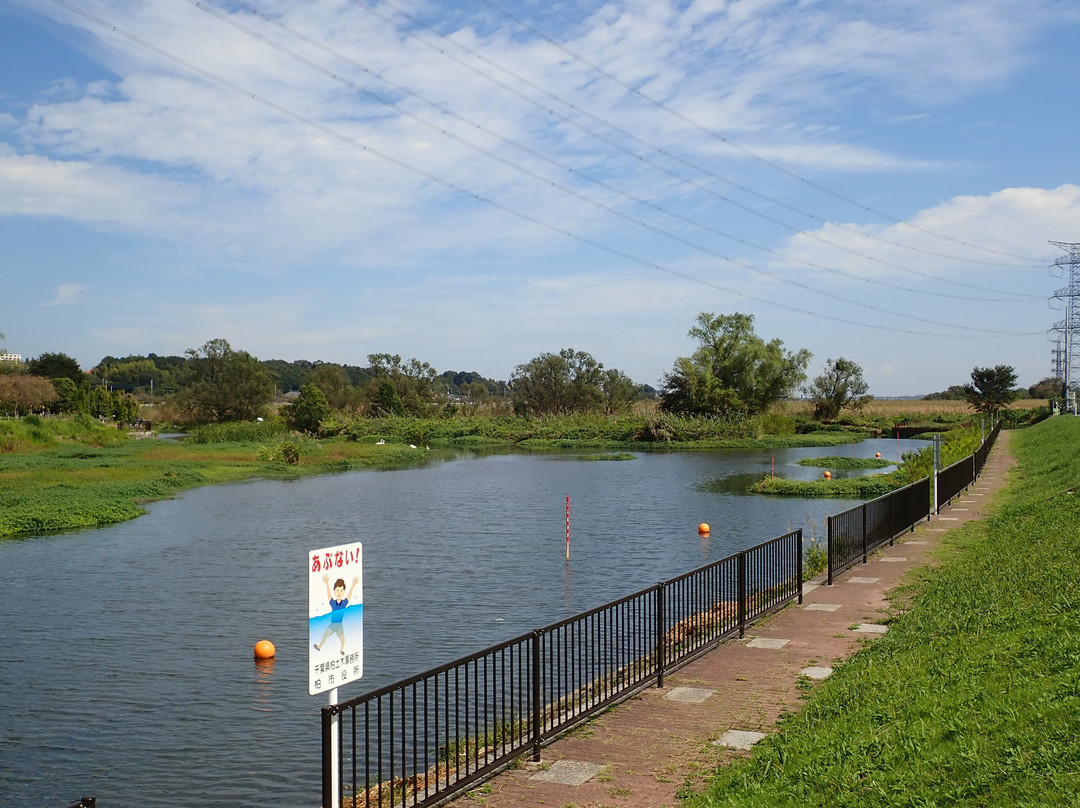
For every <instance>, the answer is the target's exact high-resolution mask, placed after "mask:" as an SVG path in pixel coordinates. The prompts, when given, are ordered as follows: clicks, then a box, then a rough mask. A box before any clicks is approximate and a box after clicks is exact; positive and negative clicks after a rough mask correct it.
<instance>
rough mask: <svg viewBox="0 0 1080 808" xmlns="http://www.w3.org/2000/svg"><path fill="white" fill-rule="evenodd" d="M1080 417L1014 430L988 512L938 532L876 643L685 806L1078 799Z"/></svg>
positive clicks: (927, 806)
mask: <svg viewBox="0 0 1080 808" xmlns="http://www.w3.org/2000/svg"><path fill="white" fill-rule="evenodd" d="M1078 447H1080V419H1077V418H1069V417H1059V418H1055V419H1052V420H1049V421H1046V422H1043V423H1041V424H1039V425H1037V426H1034V427H1032V428H1030V429H1026V430H1022V431H1019V432H1016V433H1014V435H1013V438H1012V449H1013V451H1014V454H1015V455H1016V457H1017V459H1018V461H1019V469H1018V473H1016V474H1015V476H1014V477H1013V482H1012V484H1011V485H1010V487H1009V488H1008V490H1007V491H1006V492H1003V494H1002V495H1001V499H1000V500H999V501H998V503H997V505H998V507H997V509H996V511H995V513H994V515H993V516H991V517H990V518H988V519H986V520H983V521H981V522H975V523H970V524H968V525H966V526H964V527H963V528H960V529H958V530H955V531H952V532H950V533H948V534H946V535H945V536H944V537H943V542H944V545H943V548H942V550H941V551H940V553H939V561H940V563H939V565H937V566H935V567H933V568H930V569H927V570H924V571H922V572H921V573H920V575H919V576H918V577H917V578H916V579H915V580H914V581H913V582H912V584H911V585H910V586H909V587H908V589H907V590H906V591H905V592H904V593H902V600H901V601H898V603H901V602H902V603H905V604H907V605H906V607H905V608H903V609H901V608H899V607H898V608H897V609H896V610H895V613H894V615H893V617H892V618H891V619H890V620H889V621H888V622H889V625H890V630H889V633H888V634H887V635H885V636H884V637H882V638H881V639H878V640H875V641H874V642H873V643H872V644H871V645H870V646H869V647H868V648H865V649H863V650H862V651H860V652H859V653H858V654H857V655H856V656H855V657H853V658H852V659H851V660H850V661H848V662H846V663H844V664H842V665H840V666H838V667H837V669H836V671H835V672H834V673H833V675H832V676H831V677H830V678H829V679H828V680H826V681H825V682H823V683H821V685H820V686H818V688H817V689H816V690H815V691H814V692H813V694H812V695H810V696H809V698H808V703H807V705H806V707H805V709H804V710H803V711H802V712H801V713H799V714H797V715H794V716H790V717H788V718H787V720H785V721H784V722H782V725H781V729H780V732H779V733H778V734H776V735H773V736H770V737H768V738H766V739H765V740H764V741H762V742H761V743H759V744H758V745H756V746H755V747H754V753H753V756H752V758H751V759H750V760H748V761H746V762H740V763H737V764H735V765H732V766H730V767H723V768H721V769H720V770H718V772H717V773H716V776H715V779H714V781H713V782H712V783H711V785H710V786H709V787H708V789H707V790H706V791H705V793H702V794H696V795H691V796H689V797H688V799H687V803H686V804H687V806H688V807H689V808H723V807H726V806H731V807H734V806H739V807H740V808H765V807H766V806H768V808H784V806H791V807H792V808H796V806H797V808H805V807H806V806H829V808H849V807H850V808H855V806H858V808H897V807H898V806H910V807H911V808H915V807H916V806H918V807H919V808H931V807H932V806H940V807H941V808H945V807H946V806H948V807H949V808H964V807H966V806H971V808H975V806H979V808H998V806H1000V808H1017V806H1032V807H1034V806H1040V807H1043V806H1066V805H1077V804H1078V801H1080V798H1078V796H1077V795H1078V794H1080V744H1077V743H1076V738H1078V737H1080V575H1078V574H1077V564H1076V559H1077V558H1078V557H1080V530H1077V525H1078V524H1080V493H1076V488H1077V486H1078V485H1080V452H1078V451H1077V448H1078Z"/></svg>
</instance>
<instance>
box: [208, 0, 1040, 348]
mask: <svg viewBox="0 0 1080 808" xmlns="http://www.w3.org/2000/svg"><path fill="white" fill-rule="evenodd" d="M187 2H188V3H190V4H191V5H193V6H195V7H196V8H198V9H200V10H201V11H204V12H205V13H207V14H209V15H211V16H213V17H214V18H215V19H216V20H218V21H219V22H221V23H223V24H226V25H229V26H230V27H232V28H234V29H236V30H238V31H240V32H241V33H244V34H245V35H247V36H250V37H251V38H253V39H256V40H258V41H259V42H262V43H263V44H265V45H266V46H267V47H271V48H273V49H275V50H277V51H278V52H279V53H283V54H285V55H286V56H288V57H289V58H291V59H293V60H295V61H297V62H299V63H300V64H302V65H304V66H306V67H308V68H310V69H311V70H314V71H316V72H317V73H320V74H321V75H323V76H326V77H327V78H330V79H331V80H332V81H335V82H337V83H339V84H342V85H343V86H346V87H348V88H349V89H351V90H353V91H354V92H356V93H359V94H362V95H364V96H367V97H369V98H371V99H372V100H374V101H376V102H377V103H379V104H381V105H383V106H385V107H387V108H389V109H392V110H394V111H395V112H397V113H398V114H399V115H402V116H404V117H407V118H409V119H410V120H413V121H415V122H416V123H419V124H420V125H422V126H426V127H427V128H429V129H431V130H433V131H435V132H437V133H438V134H440V135H442V136H443V137H446V138H448V139H450V140H453V141H454V142H456V143H459V144H461V145H463V146H466V147H467V148H470V149H472V150H474V151H476V152H477V153H479V154H482V155H484V156H485V157H487V158H489V159H491V160H494V161H496V162H498V163H501V164H503V165H505V166H507V167H509V168H512V169H513V170H515V171H517V172H519V173H521V174H523V175H525V176H527V177H529V178H530V179H533V180H535V181H537V182H539V183H541V184H542V185H544V186H545V187H550V188H554V189H556V190H558V191H560V192H562V193H565V194H567V195H568V196H571V197H573V198H575V199H578V200H579V201H582V202H585V203H586V204H589V205H592V206H593V207H596V208H597V209H599V210H603V211H604V212H606V213H610V214H612V215H614V216H617V217H619V218H622V219H624V220H626V221H628V222H630V223H631V224H634V225H636V226H638V227H641V228H644V229H647V230H649V231H650V232H654V233H656V234H657V235H660V236H661V237H664V238H669V239H671V240H674V241H676V242H678V243H681V244H683V245H684V246H688V247H691V248H692V249H696V250H700V251H702V252H705V253H706V254H708V255H711V256H713V257H715V258H719V259H721V260H723V261H726V262H728V263H731V264H734V265H735V266H738V267H741V268H744V269H749V270H750V271H752V272H756V273H759V274H763V275H765V276H767V277H769V278H772V279H774V280H779V281H780V282H781V283H785V284H788V285H793V286H796V287H798V288H801V289H805V290H807V291H810V292H813V293H815V294H820V295H823V296H825V297H830V298H833V299H835V300H838V301H841V302H845V303H851V304H853V305H856V306H860V307H865V308H869V309H871V310H874V311H880V312H883V313H888V314H896V315H898V316H904V317H909V318H911V319H916V320H920V321H922V322H926V323H929V324H932V325H944V326H946V327H957V328H962V327H960V326H953V325H952V324H950V323H945V322H941V321H936V320H929V319H925V318H921V317H918V316H913V315H911V314H909V313H901V312H896V311H890V310H889V309H886V308H883V307H879V306H872V305H869V304H865V303H862V302H860V301H858V300H852V299H851V298H846V297H843V296H841V295H837V294H835V293H830V292H825V291H822V290H820V289H817V288H815V287H812V286H809V285H808V284H805V283H802V282H799V281H794V280H790V279H788V278H785V277H783V276H782V275H780V274H778V273H775V272H770V271H767V270H764V269H761V268H759V267H756V266H754V265H752V264H749V263H746V262H743V261H739V260H737V259H734V258H731V257H729V256H727V255H724V254H722V253H719V252H717V251H715V250H712V249H711V248H708V247H705V246H703V245H699V244H697V243H695V242H692V241H690V240H689V239H686V238H683V237H681V236H678V235H675V234H672V233H670V232H668V231H666V230H664V229H662V228H659V227H656V226H654V225H651V224H649V223H647V222H645V221H643V220H641V219H639V218H637V217H634V216H631V215H629V214H627V213H625V212H623V211H620V210H618V209H617V208H613V207H612V206H610V205H607V204H605V203H603V202H599V201H597V200H595V199H592V198H591V197H588V196H585V195H584V194H582V193H580V192H578V191H576V190H574V189H573V188H570V187H568V186H566V185H564V184H562V183H559V182H557V181H553V180H551V179H550V178H548V177H544V176H541V175H539V174H537V173H536V172H535V171H533V170H531V169H529V168H526V167H525V166H522V165H521V164H519V163H517V162H515V161H513V160H510V159H509V158H506V157H503V156H502V155H500V154H498V153H496V152H493V151H492V150H490V149H488V148H486V147H484V146H480V145H478V144H476V143H474V142H473V141H471V140H469V139H468V138H464V137H461V136H459V135H457V134H455V133H453V132H450V131H448V130H447V129H446V128H445V127H444V126H443V125H442V124H441V123H435V122H432V121H429V120H427V119H425V118H423V117H421V116H419V115H417V114H416V113H414V112H412V111H410V110H408V109H405V108H403V107H401V106H400V105H398V104H396V103H394V102H393V101H388V100H386V99H384V98H381V97H380V96H378V95H376V94H375V93H374V92H372V91H370V90H368V89H366V88H364V87H361V86H360V85H358V84H356V83H355V82H353V81H351V80H349V79H347V78H345V77H344V76H342V75H340V74H339V73H337V72H336V71H334V70H331V69H330V68H327V67H325V66H323V65H320V64H318V63H316V62H313V61H312V60H310V59H308V58H307V57H305V56H302V55H300V54H298V53H297V52H296V51H294V50H292V49H291V48H288V47H286V46H285V45H282V44H281V43H279V42H276V41H274V40H272V39H270V38H269V37H267V36H264V35H263V34H261V33H260V32H258V31H255V30H253V29H252V28H250V27H249V26H247V25H244V24H242V23H240V22H238V21H237V20H235V19H233V18H232V17H230V16H229V15H228V14H227V13H225V12H223V11H221V10H220V9H216V8H214V7H212V6H211V5H210V4H209V3H206V2H202V1H201V0H187ZM236 5H238V6H239V7H240V8H242V9H244V10H245V11H246V12H248V13H250V14H252V15H253V16H256V17H258V18H259V19H261V20H263V21H265V22H267V23H268V24H270V25H273V26H275V27H276V28H278V29H280V30H282V31H285V32H286V33H288V34H289V35H291V36H294V37H296V38H297V39H299V40H301V41H302V42H304V43H306V44H308V45H311V46H312V47H315V48H317V49H319V50H321V51H323V52H324V53H326V54H327V55H329V56H331V57H333V58H335V59H338V60H340V61H342V62H344V63H345V64H348V65H349V66H351V67H353V68H355V69H357V70H360V71H362V72H363V73H364V74H366V75H368V76H370V77H372V78H374V79H376V80H378V81H380V82H382V83H384V84H386V85H387V86H388V87H390V88H391V89H393V90H396V91H397V92H399V93H402V94H405V95H408V96H410V97H412V98H415V99H418V100H420V101H422V102H423V103H425V104H428V105H429V106H431V107H433V108H435V109H436V110H437V111H438V112H440V113H441V114H444V115H447V116H450V117H452V118H454V119H455V120H458V121H460V122H462V123H464V124H465V125H467V126H468V127H469V128H470V129H476V130H477V131H479V132H481V133H483V134H487V135H491V136H492V137H495V138H498V139H499V140H501V141H502V142H503V143H506V144H508V145H510V146H513V147H514V148H517V149H520V150H522V151H524V152H525V153H527V154H529V155H531V156H533V157H536V158H537V159H539V160H542V161H544V162H546V163H548V164H549V165H552V166H555V167H556V168H558V169H560V170H562V171H566V172H567V173H569V174H571V175H573V176H575V177H578V178H581V179H583V180H586V181H587V182H590V183H592V184H594V185H596V186H598V187H600V188H603V189H605V190H607V191H611V192H612V193H614V194H617V195H619V196H621V197H623V198H624V199H628V200H630V201H632V202H634V203H636V204H639V205H642V206H645V207H648V208H650V209H652V210H654V211H657V212H659V213H661V214H663V215H665V216H670V217H672V218H674V219H676V220H678V221H681V222H684V223H686V224H689V225H692V226H694V227H699V228H701V229H703V230H706V231H708V232H710V233H714V234H716V235H718V236H721V237H723V238H727V239H730V240H732V241H735V242H737V243H739V244H743V245H745V246H748V247H751V248H753V249H756V250H760V251H762V252H765V253H767V254H770V255H774V256H777V257H779V258H782V259H784V260H787V261H791V262H795V263H800V261H799V259H797V258H795V257H793V256H790V255H787V254H785V253H782V252H780V251H778V250H774V249H771V248H769V247H764V246H762V245H759V244H756V243H754V242H752V241H749V240H748V239H744V238H742V237H740V236H735V235H732V234H730V233H727V232H725V231H723V230H720V229H719V228H717V227H714V226H712V225H708V224H705V223H703V222H700V221H697V220H696V219H693V218H691V217H688V216H684V215H682V214H680V213H677V212H675V211H671V210H668V209H667V208H665V207H664V206H662V205H658V204H656V203H654V202H651V201H649V200H647V199H644V198H642V197H639V196H637V195H635V194H631V193H628V192H626V191H623V190H621V189H619V188H617V187H615V186H613V185H611V184H610V183H608V182H605V181H603V180H600V179H596V178H594V177H592V176H591V175H589V174H587V173H586V172H583V171H580V170H579V169H575V168H571V167H569V166H566V165H564V164H562V163H560V162H558V161H557V160H555V159H553V158H551V157H548V156H547V155H544V154H542V153H540V152H539V151H537V150H535V149H533V148H532V147H530V146H527V145H525V144H523V143H520V142H518V141H516V140H513V139H511V138H508V137H506V136H504V135H502V134H501V133H499V132H497V131H495V130H492V129H490V128H488V127H486V126H485V125H484V124H482V123H479V122H477V121H473V120H471V119H469V118H466V117H464V116H462V115H459V114H458V113H456V112H454V111H453V110H451V109H449V108H447V107H445V106H444V105H442V104H439V103H437V102H435V101H433V100H431V99H428V98H426V97H425V96H423V95H421V94H420V93H417V92H416V91H414V90H412V89H411V88H409V87H406V86H404V85H402V84H399V83H397V82H394V81H392V80H390V79H388V78H386V77H385V76H384V75H382V74H381V73H379V72H378V71H375V70H372V69H371V68H369V67H367V66H366V65H364V64H362V63H360V62H357V61H355V60H354V59H352V58H351V57H349V56H346V55H345V54H342V53H340V52H338V51H336V50H334V49H333V48H330V47H329V46H327V45H325V44H324V43H322V42H320V41H318V40H316V39H313V38H312V37H309V36H307V35H306V34H304V33H302V32H301V31H297V30H296V29H294V28H292V27H291V26H288V25H286V24H285V23H283V22H281V21H280V20H277V19H274V18H272V17H270V16H268V15H266V14H264V13H263V12H262V11H260V10H258V9H256V8H255V7H253V6H251V5H249V4H246V3H237V4H236ZM801 263H802V265H803V266H805V267H809V268H812V269H817V270H820V271H823V272H828V273H831V274H835V275H840V276H842V277H845V278H848V279H851V280H856V281H859V282H862V283H868V284H872V285H876V286H882V287H885V288H889V289H897V290H900V291H904V292H909V293H912V294H919V295H926V296H930V297H936V298H951V299H955V300H964V301H980V302H1006V301H1005V300H1004V299H1002V298H992V297H980V296H974V295H972V294H970V293H969V294H965V295H951V294H948V293H944V292H942V293H939V292H933V291H929V290H924V289H913V288H910V287H906V286H901V285H899V284H894V283H889V282H887V281H880V280H876V279H873V278H867V277H863V276H859V275H855V274H852V273H850V272H844V271H843V270H839V269H833V268H830V267H825V266H822V265H820V264H817V263H814V262H810V261H802V262H801ZM1033 297H1034V296H1033ZM1039 299H1041V298H1039ZM975 330H979V331H985V332H996V329H975Z"/></svg>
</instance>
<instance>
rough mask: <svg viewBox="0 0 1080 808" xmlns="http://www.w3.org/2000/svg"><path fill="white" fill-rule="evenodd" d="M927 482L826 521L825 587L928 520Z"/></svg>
mask: <svg viewBox="0 0 1080 808" xmlns="http://www.w3.org/2000/svg"><path fill="white" fill-rule="evenodd" d="M930 494H931V492H930V478H929V477H923V478H922V479H921V480H917V481H915V482H913V483H911V484H910V485H906V486H904V487H903V488H898V489H897V490H895V491H891V492H889V493H888V494H885V495H884V496H880V497H878V498H877V499H872V500H870V501H869V502H864V503H863V504H862V505H856V506H855V507H854V508H851V509H850V510H846V511H844V512H843V513H838V514H836V515H835V516H830V517H829V518H828V519H827V520H826V525H827V534H828V543H829V575H828V583H829V584H830V585H832V582H833V578H834V577H835V576H836V575H837V574H839V573H841V572H843V571H844V570H846V569H847V568H848V567H851V566H853V565H854V564H856V563H858V562H859V561H862V562H863V563H865V562H866V560H867V557H868V556H869V555H870V553H871V552H873V551H874V550H876V549H877V548H878V547H880V546H881V545H883V544H885V543H886V542H888V543H889V544H892V542H893V541H894V540H895V539H896V537H897V536H899V535H900V534H901V533H903V532H904V531H907V530H914V529H915V525H917V524H918V523H919V522H921V521H922V520H923V519H928V518H929V517H930V498H931V496H930Z"/></svg>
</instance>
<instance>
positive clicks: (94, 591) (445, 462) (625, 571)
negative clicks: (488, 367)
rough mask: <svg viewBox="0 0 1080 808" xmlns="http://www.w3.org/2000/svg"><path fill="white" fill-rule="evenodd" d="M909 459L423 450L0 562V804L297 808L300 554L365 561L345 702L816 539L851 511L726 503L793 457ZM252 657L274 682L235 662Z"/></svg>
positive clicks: (311, 702) (907, 445)
mask: <svg viewBox="0 0 1080 808" xmlns="http://www.w3.org/2000/svg"><path fill="white" fill-rule="evenodd" d="M923 445H925V443H924V442H915V441H903V442H902V444H901V445H900V446H899V447H898V446H897V443H896V441H890V440H878V441H874V440H871V441H865V442H863V443H860V444H857V445H856V446H855V447H854V449H851V448H850V447H841V448H839V449H837V448H832V449H786V450H775V451H768V450H755V451H742V450H739V451H735V450H726V451H710V452H683V453H657V454H635V456H634V458H633V459H632V460H625V461H593V462H586V461H583V460H582V459H581V455H580V453H577V454H573V453H543V454H520V453H494V454H490V455H486V456H483V455H480V454H475V453H463V452H447V453H445V454H443V453H436V452H433V453H432V454H433V457H432V460H431V462H430V463H427V464H425V465H424V466H422V467H419V468H410V469H403V470H395V471H362V472H349V473H343V474H338V475H327V476H320V477H315V478H307V479H304V480H300V481H296V482H270V481H252V482H247V483H242V484H236V485H227V486H214V487H206V488H200V489H196V490H192V491H189V492H186V493H185V494H183V495H182V496H180V497H178V498H177V499H174V500H169V501H164V502H158V503H153V504H152V505H150V506H149V510H150V512H149V514H147V515H146V516H143V517H140V518H138V519H136V520H133V521H130V522H125V523H123V524H119V525H113V526H109V527H105V528H99V529H93V530H83V531H78V532H72V533H66V534H61V535H51V536H40V537H28V538H24V539H15V540H8V541H3V542H0V621H2V625H3V627H4V628H3V635H2V636H3V643H2V647H3V654H2V657H0V715H3V720H2V723H0V801H2V803H3V804H4V805H5V806H9V807H10V808H50V806H56V807H57V808H62V806H66V805H68V804H69V803H70V802H72V801H74V800H75V799H77V798H78V797H80V796H83V795H94V796H96V797H97V798H98V805H99V806H100V808H127V806H131V808H159V807H160V808H165V807H166V806H170V807H171V806H175V805H178V804H180V805H197V806H201V807H207V806H222V807H223V808H224V807H228V808H233V806H237V807H238V806H250V805H253V804H257V803H259V802H264V801H266V802H270V803H272V804H280V805H286V806H296V807H297V808H315V806H317V805H318V802H319V793H320V791H319V789H320V780H319V720H318V713H319V708H320V707H321V706H322V704H323V698H322V697H313V696H309V695H308V693H307V668H306V663H307V654H308V646H307V642H306V638H307V634H306V630H307V583H308V575H307V569H306V552H307V551H308V550H311V549H315V548H320V547H328V546H333V545H337V544H345V543H349V542H355V541H360V542H362V543H363V545H364V581H363V591H364V646H365V647H364V678H363V679H362V680H361V681H360V682H359V683H357V684H356V685H355V686H353V687H350V688H346V689H343V690H342V691H341V696H342V697H343V698H344V697H350V696H353V695H358V694H360V693H362V692H364V691H366V690H369V689H373V688H375V687H377V686H380V685H383V684H386V683H389V682H392V681H394V680H396V679H399V678H402V677H404V676H407V675H410V674H414V673H418V672H420V671H422V670H425V669H427V668H430V667H433V666H435V665H438V664H441V663H444V662H448V661H450V660H452V659H454V658H456V657H458V656H461V655H463V654H466V653H469V652H472V651H475V650H479V649H480V648H483V647H485V646H487V645H490V644H492V643H495V642H498V641H500V640H504V639H508V638H510V637H513V636H516V635H517V634H520V633H522V632H524V631H527V630H530V629H533V628H538V627H541V626H543V625H546V624H548V623H551V622H554V621H556V620H559V619H561V618H563V617H566V616H569V615H572V614H575V613H577V612H580V611H583V610H585V609H588V608H591V607H593V606H597V605H599V604H602V603H605V602H607V601H609V600H613V599H615V598H618V597H621V596H623V595H627V594H630V593H631V592H634V591H637V590H639V589H642V588H645V587H647V586H651V585H652V584H654V583H656V582H657V581H660V580H663V579H666V578H670V577H673V576H675V575H678V574H681V573H684V572H688V571H689V570H691V569H694V568H696V567H698V566H701V565H702V564H705V563H708V562H710V561H714V560H718V559H720V558H724V557H726V556H728V555H731V554H732V553H734V552H736V551H738V550H740V549H743V548H746V547H749V546H752V545H754V544H757V543H759V542H762V541H765V540H767V539H770V538H773V537H775V536H778V535H781V534H783V533H786V532H788V531H789V530H792V529H795V528H802V529H803V530H804V531H805V532H806V534H807V537H809V536H810V535H811V534H814V533H816V535H817V536H818V537H819V538H820V537H822V536H823V533H824V529H823V522H824V519H825V516H826V514H829V513H837V512H839V511H841V510H844V509H846V508H848V507H851V506H852V505H853V504H854V503H853V502H851V501H844V500H835V499H830V500H807V499H776V498H765V497H755V496H748V495H745V494H742V493H740V491H741V489H742V488H743V487H744V485H745V482H746V480H747V479H749V478H756V477H760V476H762V475H764V474H768V473H769V471H770V467H771V466H772V465H773V463H775V466H776V469H777V473H778V474H780V475H782V476H785V477H791V478H801V479H810V478H814V477H818V476H820V474H821V470H820V469H816V468H812V467H802V466H798V465H794V463H795V461H796V460H797V459H799V458H801V457H814V456H821V455H826V454H847V453H849V452H850V451H854V452H855V453H856V454H857V456H859V457H872V456H873V455H874V453H875V452H881V453H882V455H884V456H885V457H886V458H889V459H895V458H896V456H897V452H898V451H908V450H910V449H913V448H917V447H919V446H923ZM566 496H569V497H570V507H571V516H570V533H571V541H570V561H569V563H568V562H567V561H566V557H565V547H566V545H565V533H566V517H565V501H566ZM700 522H708V523H710V524H711V526H712V532H711V535H710V536H707V537H702V536H699V535H698V532H697V525H698V524H699V523H700ZM259 639H269V640H271V641H272V642H273V643H274V644H275V645H276V647H277V657H276V659H275V660H273V661H272V662H269V663H264V664H255V663H254V662H253V659H252V647H253V646H254V643H255V642H256V641H257V640H259Z"/></svg>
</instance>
